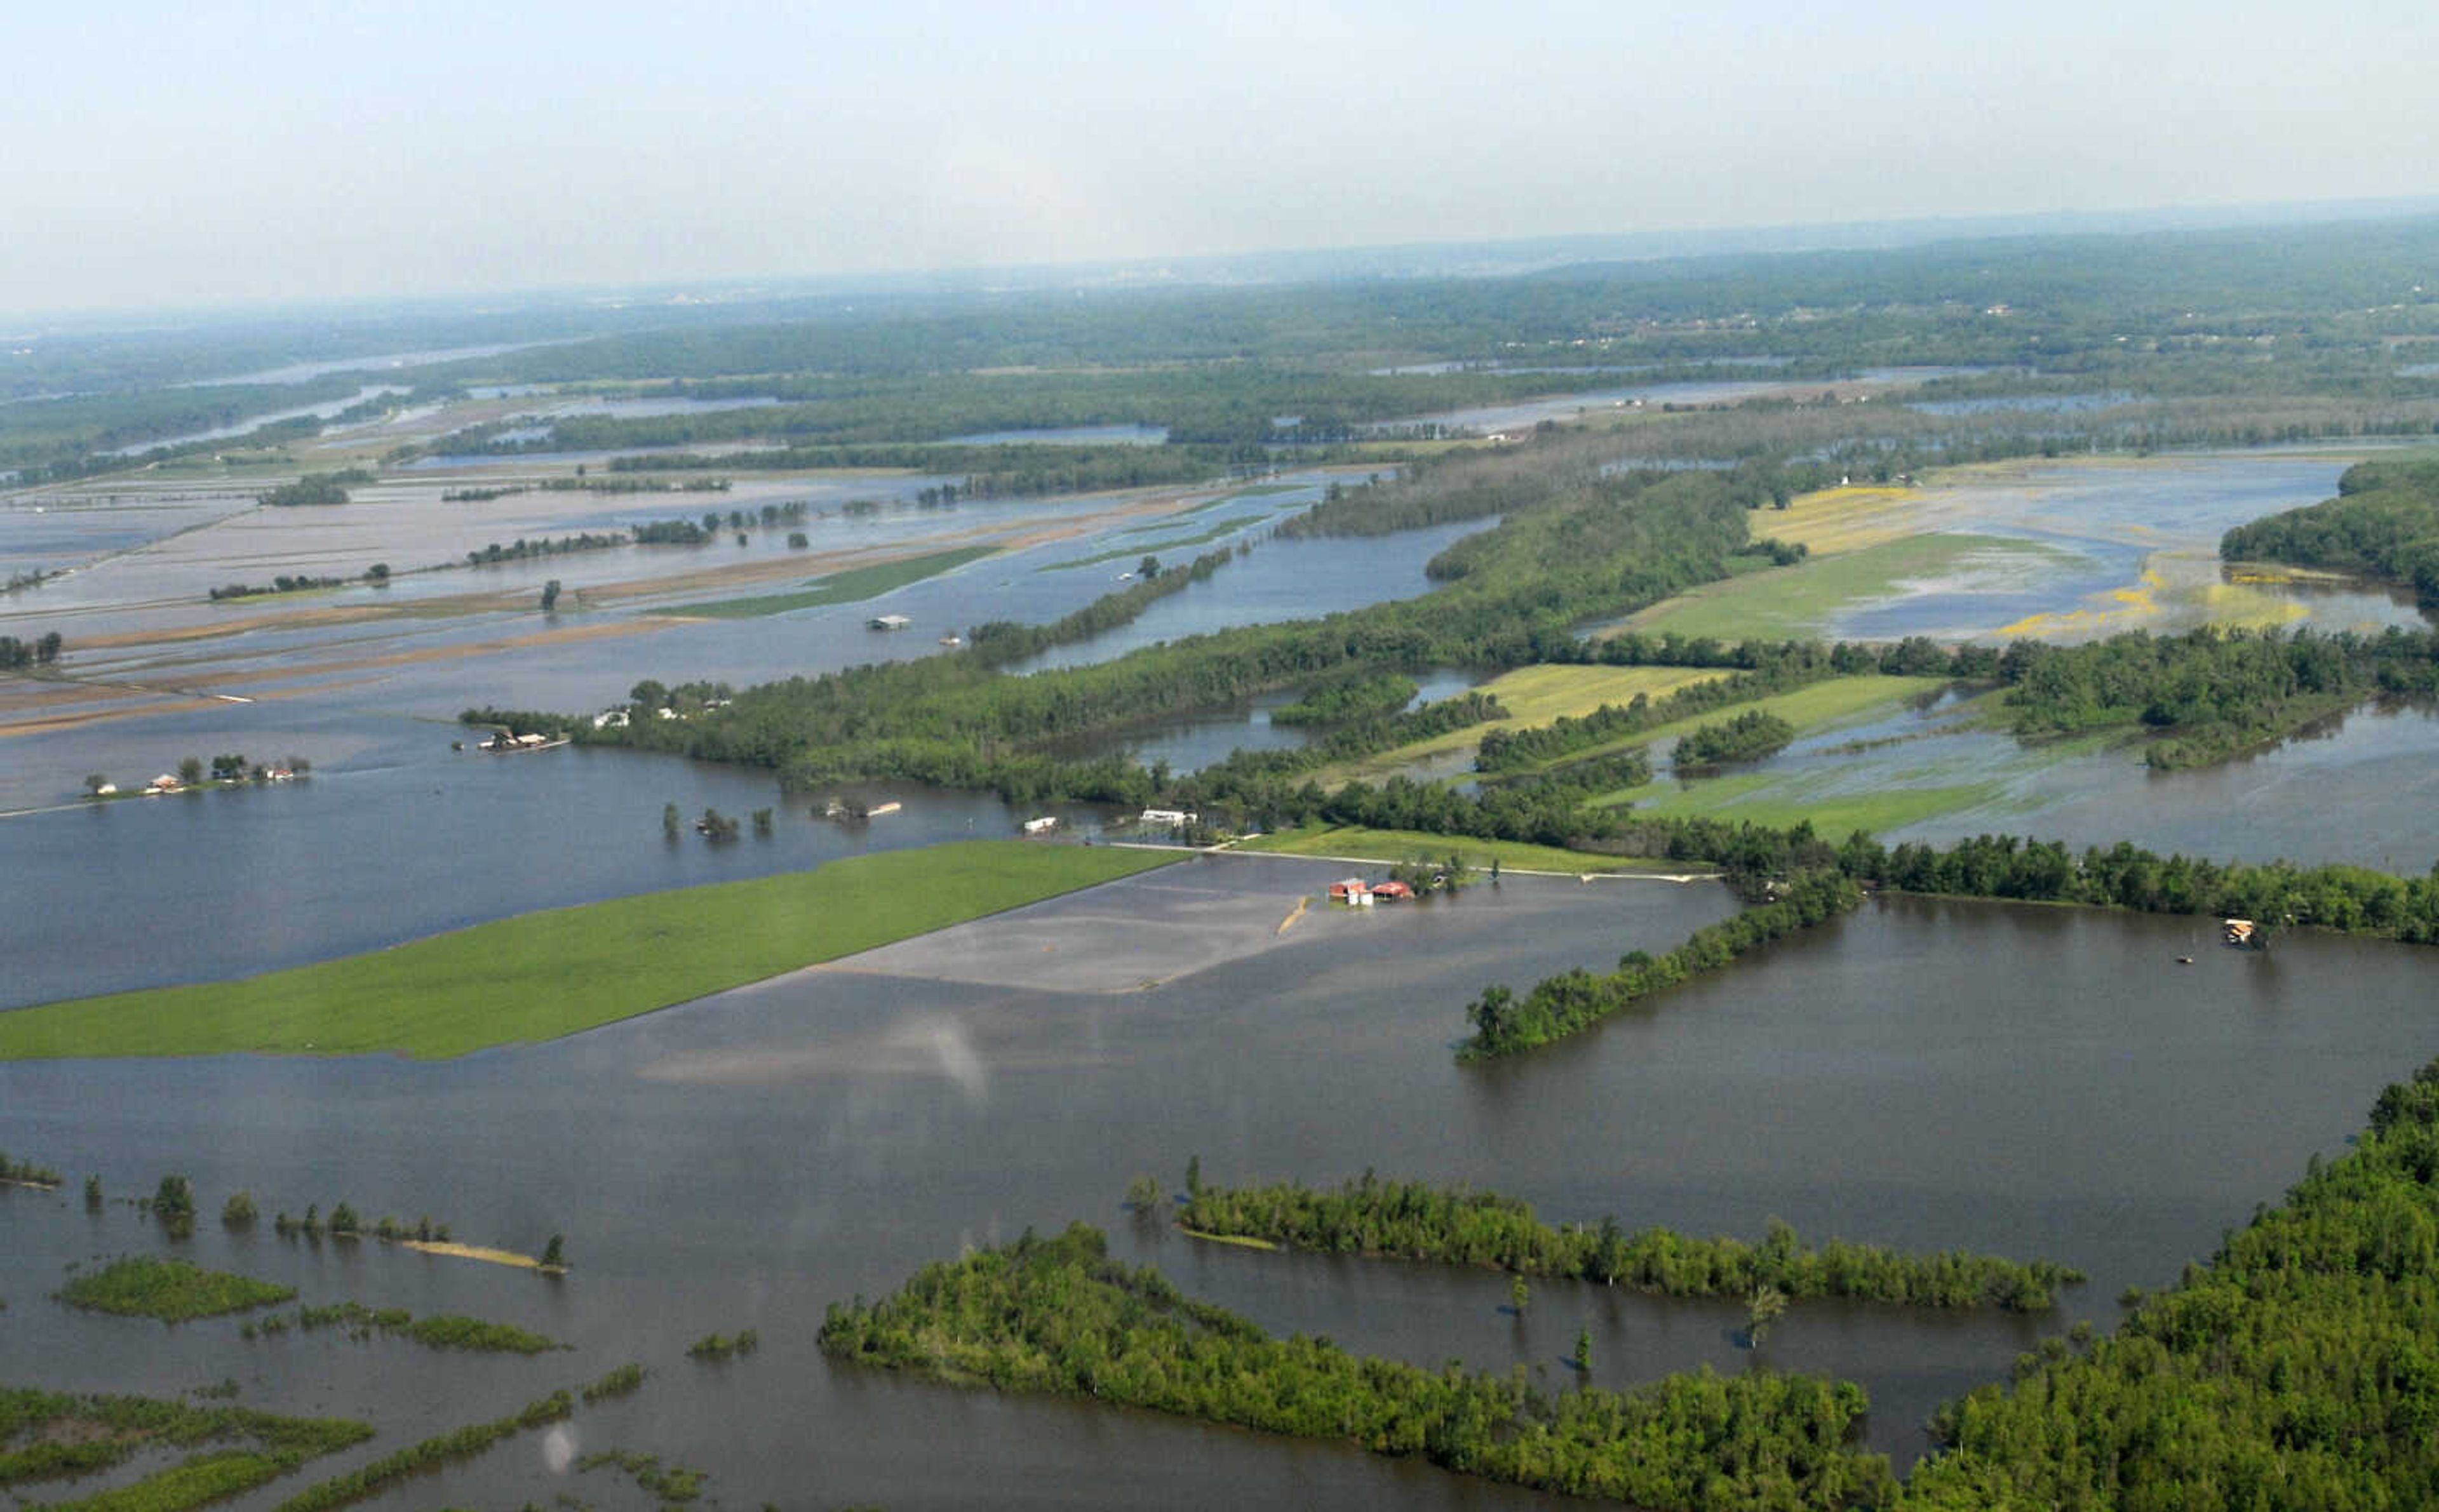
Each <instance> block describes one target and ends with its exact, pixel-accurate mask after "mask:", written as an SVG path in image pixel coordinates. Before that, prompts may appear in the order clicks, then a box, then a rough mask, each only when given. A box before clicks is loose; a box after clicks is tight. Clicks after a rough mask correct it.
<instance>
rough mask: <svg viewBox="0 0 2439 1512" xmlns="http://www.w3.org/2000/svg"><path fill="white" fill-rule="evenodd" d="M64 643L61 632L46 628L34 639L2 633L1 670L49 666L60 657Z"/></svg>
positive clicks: (0, 647)
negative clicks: (21, 638)
mask: <svg viewBox="0 0 2439 1512" xmlns="http://www.w3.org/2000/svg"><path fill="white" fill-rule="evenodd" d="M63 644H64V643H63V642H62V640H61V639H60V632H59V631H55V630H46V631H43V633H41V634H40V635H37V636H35V637H34V638H33V639H32V640H19V639H18V638H17V637H16V636H14V635H0V672H15V671H23V670H24V669H25V668H27V667H48V666H50V665H51V664H52V663H53V662H56V661H58V660H59V659H60V648H61V646H62V645H63Z"/></svg>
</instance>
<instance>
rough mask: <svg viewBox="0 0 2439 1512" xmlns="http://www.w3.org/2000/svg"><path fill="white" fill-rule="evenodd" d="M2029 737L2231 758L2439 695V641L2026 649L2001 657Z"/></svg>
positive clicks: (2137, 640) (2201, 634) (2241, 641)
mask: <svg viewBox="0 0 2439 1512" xmlns="http://www.w3.org/2000/svg"><path fill="white" fill-rule="evenodd" d="M2000 672H2001V676H2002V677H2003V679H2004V680H2005V682H2006V683H2007V684H2008V691H2007V695H2006V704H2007V708H2008V710H2009V712H2010V716H2011V718H2012V720H2013V723H2014V728H2015V731H2016V733H2017V734H2018V735H2019V736H2021V737H2025V738H2039V737H2043V736H2051V735H2071V734H2076V733H2080V732H2084V731H2091V730H2107V729H2116V728H2123V727H2126V726H2129V725H2133V726H2139V727H2141V728H2144V729H2146V730H2149V731H2152V732H2155V733H2156V734H2158V735H2159V736H2160V737H2161V738H2159V739H2156V740H2154V741H2153V742H2152V743H2151V744H2150V745H2148V746H2147V747H2146V748H2145V753H2144V755H2145V759H2146V760H2147V761H2148V762H2149V763H2150V764H2151V765H2153V766H2155V767H2165V768H2175V767H2189V766H2201V765H2206V764H2208V763H2210V762H2213V761H2219V760H2224V759H2225V758H2227V757H2228V756H2232V755H2234V754H2235V753H2236V752H2238V751H2241V750H2244V749H2245V748H2247V747H2250V746H2255V745H2260V744H2264V743H2266V742H2268V741H2270V740H2273V739H2275V738H2279V737H2281V736H2285V735H2289V734H2292V733H2293V732H2294V731H2296V730H2298V729H2300V728H2302V727H2303V726H2305V725H2306V724H2308V723H2310V722H2312V721H2313V720H2319V719H2323V718H2326V717H2327V716H2329V715H2332V714H2338V713H2341V712H2343V711H2344V710H2346V709H2349V708H2352V707H2353V706H2355V705H2356V704H2358V703H2361V702H2362V701H2363V700H2365V699H2367V698H2370V697H2372V696H2374V695H2395V694H2406V693H2418V694H2428V693H2430V692H2433V691H2439V634H2435V633H2433V632H2431V631H2403V630H2396V629H2391V630H2388V631H2383V632H2382V633H2380V634H2378V635H2374V636H2364V635H2357V634H2354V633H2351V632H2346V633H2341V634H2336V635H2323V634H2318V633H2315V632H2313V631H2308V630H2299V631H2295V632H2294V633H2292V634H2287V633H2283V632H2281V631H2257V632H2256V631H2242V630H2228V631H2221V630H2216V629H2213V628H2208V627H2205V628H2203V629H2201V630H2197V631H2189V632H2187V633H2185V634H2182V635H2151V634H2148V633H2146V632H2145V631H2133V632H2130V633H2127V634H2124V635H2116V636H2112V637H2110V639H2108V640H2104V641H2096V642H2092V643H2088V644H2086V645H2082V646H2051V645H2046V644H2044V643H2042V642H2039V641H2017V642H2014V643H2012V644H2011V645H2009V647H2008V648H2007V650H2006V653H2005V654H2004V655H2003V657H2001V659H2000Z"/></svg>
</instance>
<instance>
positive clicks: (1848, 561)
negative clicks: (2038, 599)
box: [1633, 526, 2076, 640]
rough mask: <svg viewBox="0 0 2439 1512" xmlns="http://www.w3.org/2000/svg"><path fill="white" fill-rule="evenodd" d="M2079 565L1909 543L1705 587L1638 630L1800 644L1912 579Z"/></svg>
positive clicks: (1938, 541)
mask: <svg viewBox="0 0 2439 1512" xmlns="http://www.w3.org/2000/svg"><path fill="white" fill-rule="evenodd" d="M1757 528H1761V527H1760V526H1757ZM1746 560H1755V559H1746ZM2068 560H2076V559H2075V558H2074V553H2073V552H2070V551H2067V550H2065V549H2063V548H2061V547H2057V546H2049V545H2043V544H2040V543H2036V542H2029V541H2018V540H2015V539H2012V538H2009V537H2004V536H1949V535H1925V536H1909V537H1907V538H1905V539H1904V540H1901V541H1891V542H1886V543H1882V544H1879V545H1875V546H1865V547H1863V548H1862V549H1860V550H1859V551H1848V552H1842V553H1840V554H1839V555H1837V556H1832V557H1818V558H1814V559H1812V560H1808V561H1805V562H1803V563H1801V564H1799V565H1797V566H1793V567H1781V568H1775V569H1772V570H1771V571H1768V572H1744V573H1739V574H1737V575H1736V576H1735V577H1732V578H1724V579H1722V580H1721V581H1718V582H1715V583H1705V584H1703V585H1702V586H1700V587H1699V588H1694V589H1691V590H1689V591H1687V592H1685V593H1683V594H1681V595H1680V596H1677V597H1675V598H1671V599H1669V600H1668V601H1666V602H1665V603H1662V604H1657V605H1654V606H1653V607H1652V608H1650V609H1647V610H1646V611H1644V612H1643V613H1642V614H1638V615H1636V616H1635V618H1634V620H1633V624H1634V627H1635V628H1636V629H1637V630H1643V631H1650V632H1653V633H1659V632H1662V631H1675V632H1676V633H1678V634H1680V635H1684V636H1688V637H1691V636H1700V635H1715V636H1719V637H1722V638H1725V639H1731V640H1738V639H1748V638H1750V639H1757V640H1773V639H1775V640H1792V639H1799V638H1802V637H1805V636H1808V635H1818V634H1820V633H1822V632H1823V631H1825V629H1826V628H1827V626H1828V624H1829V622H1830V620H1832V619H1833V618H1835V617H1836V616H1837V614H1838V613H1839V612H1840V611H1842V610H1844V609H1849V608H1852V607H1854V606H1855V605H1857V604H1862V603H1868V602H1870V601H1872V600H1874V599H1878V598H1887V597H1890V596H1893V595H1895V594H1896V592H1897V591H1898V585H1899V584H1901V583H1903V582H1905V581H1907V580H1909V579H1912V578H1932V577H1938V576H1941V575H1944V574H1949V573H1953V572H1955V571H1957V570H1958V569H1960V568H1964V567H1970V566H1977V565H1985V564H1986V565H1994V566H2004V567H2007V568H2010V569H2015V570H2026V569H2031V568H2037V567H2042V566H2048V565H2051V564H2054V563H2058V562H2063V561H2068ZM1756 565H1766V563H1761V562H1759V561H1757V560H1756Z"/></svg>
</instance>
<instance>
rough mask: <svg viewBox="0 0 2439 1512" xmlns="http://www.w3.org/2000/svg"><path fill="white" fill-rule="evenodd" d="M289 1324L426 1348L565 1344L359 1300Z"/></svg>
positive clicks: (272, 1325) (277, 1321)
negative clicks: (386, 1337)
mask: <svg viewBox="0 0 2439 1512" xmlns="http://www.w3.org/2000/svg"><path fill="white" fill-rule="evenodd" d="M293 1321H294V1325H295V1326H296V1327H298V1328H300V1329H302V1330H304V1331H306V1332H309V1333H310V1332H312V1331H313V1330H314V1329H317V1328H344V1329H346V1330H347V1333H348V1335H349V1337H351V1338H354V1339H357V1340H365V1339H370V1338H371V1337H372V1336H373V1335H375V1334H377V1333H384V1334H386V1333H395V1334H403V1335H405V1336H406V1337H407V1338H409V1339H412V1340H414V1341H415V1342H416V1343H419V1344H422V1345H423V1346H424V1347H426V1348H428V1349H465V1350H471V1351H473V1352H475V1353H480V1354H511V1355H539V1354H543V1353H546V1352H548V1351H550V1350H553V1349H564V1348H567V1347H568V1346H567V1345H565V1344H562V1343H559V1342H558V1341H557V1340H555V1339H547V1338H544V1337H543V1335H541V1334H538V1333H533V1332H531V1331H529V1330H527V1329H524V1328H519V1327H516V1326H514V1325H510V1324H505V1323H488V1322H486V1321H484V1320H483V1319H481V1318H469V1317H465V1316H462V1315H460V1314H457V1313H445V1312H444V1313H435V1314H433V1315H432V1316H430V1317H426V1318H418V1317H416V1316H414V1315H413V1314H412V1313H409V1312H408V1311H407V1310H406V1309H405V1308H404V1307H365V1305H364V1304H363V1303H361V1302H338V1303H332V1304H330V1305H329V1306H328V1307H300V1308H298V1309H297V1311H296V1316H295V1318H294V1320H293ZM290 1322H291V1320H289V1319H287V1318H285V1317H282V1316H279V1315H274V1316H272V1317H270V1318H266V1319H264V1320H263V1321H262V1325H261V1328H260V1331H262V1332H268V1333H280V1332H284V1331H286V1329H287V1327H288V1325H289V1324H290ZM245 1331H246V1337H248V1338H252V1337H254V1335H255V1333H256V1332H257V1331H258V1330H257V1325H253V1324H248V1325H246V1330H245Z"/></svg>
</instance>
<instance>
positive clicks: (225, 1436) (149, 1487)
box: [0, 1387, 373, 1512]
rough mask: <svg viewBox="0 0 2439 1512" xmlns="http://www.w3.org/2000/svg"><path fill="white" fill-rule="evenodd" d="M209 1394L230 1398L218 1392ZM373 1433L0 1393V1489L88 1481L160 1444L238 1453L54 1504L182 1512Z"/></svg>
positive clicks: (132, 1401) (307, 1421)
mask: <svg viewBox="0 0 2439 1512" xmlns="http://www.w3.org/2000/svg"><path fill="white" fill-rule="evenodd" d="M199 1395H201V1394H199ZM211 1395H213V1396H225V1395H230V1394H229V1393H224V1392H221V1391H218V1390H217V1389H215V1390H214V1391H213V1392H212V1393H211ZM372 1432H373V1431H372V1428H371V1426H370V1425H369V1424H365V1423H359V1422H352V1421H349V1420H347V1419H344V1418H332V1417H325V1418H306V1417H279V1416H275V1415H273V1414H270V1413H262V1412H256V1411H254V1410H253V1409H251V1408H245V1407H199V1406H195V1405H192V1404H190V1403H187V1402H180V1401H165V1400H158V1399H155V1398H151V1397H145V1396H71V1395H68V1394H65V1393H61V1392H46V1391H40V1390H35V1389H30V1388H23V1387H0V1486H15V1485H30V1484H34V1483H38V1482H43V1481H57V1480H65V1479H68V1478H70V1477H73V1476H80V1475H91V1474H94V1473H95V1472H97V1471H99V1470H106V1469H109V1468H111V1467H113V1466H115V1465H119V1464H122V1463H124V1462H125V1461H127V1460H128V1459H130V1458H132V1457H133V1456H134V1454H135V1453H136V1452H137V1451H139V1450H144V1449H148V1448H154V1447H158V1446H161V1445H168V1446H169V1447H171V1448H176V1449H195V1448H199V1447H200V1446H203V1445H205V1444H214V1443H219V1444H230V1443H235V1444H241V1445H243V1446H244V1447H243V1448H241V1449H237V1450H220V1451H217V1452H213V1453H208V1454H199V1455H195V1456H192V1457H190V1458H188V1459H187V1460H186V1461H184V1462H183V1463H181V1464H178V1465H175V1466H172V1467H170V1468H168V1469H166V1470H163V1471H160V1472H159V1473H157V1474H154V1475H150V1476H146V1477H145V1478H144V1479H142V1480H139V1481H136V1482H134V1484H132V1485H124V1486H120V1487H118V1488H116V1489H115V1490H109V1491H104V1492H102V1493H100V1494H99V1495H98V1496H92V1497H86V1498H83V1499H82V1500H80V1501H75V1502H62V1503H52V1505H53V1506H54V1507H75V1508H80V1509H96V1512H98V1509H108V1512H185V1509H186V1508H188V1507H196V1506H201V1505H203V1504H204V1503H206V1502H215V1501H219V1500H221V1499H222V1498H223V1497H229V1496H235V1495H237V1494H238V1493H239V1492H240V1491H245V1490H250V1489H252V1488H253V1487H255V1486H257V1485H262V1484H263V1483H264V1482H266V1481H269V1480H272V1479H274V1478H275V1477H277V1476H281V1475H285V1474H287V1473H288V1472H289V1471H290V1470H293V1469H294V1468H297V1467H298V1466H300V1465H302V1464H304V1463H305V1462H306V1461H307V1460H310V1459H313V1458H315V1457H317V1456H319V1455H323V1454H328V1453H330V1452H332V1451H333V1450H342V1449H345V1448H347V1446H348V1445H350V1444H355V1443H360V1442H362V1441H363V1440H365V1439H367V1438H370V1437H371V1436H372Z"/></svg>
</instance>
